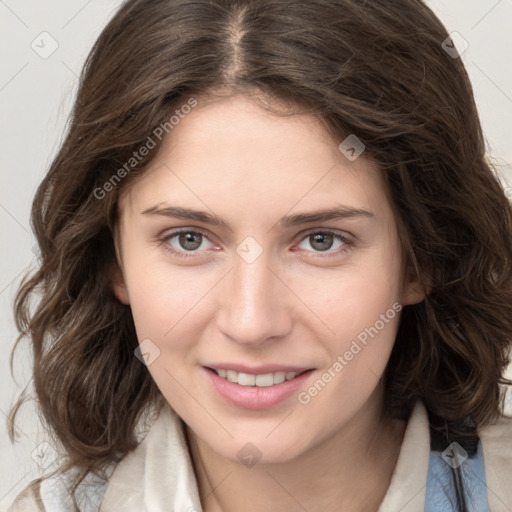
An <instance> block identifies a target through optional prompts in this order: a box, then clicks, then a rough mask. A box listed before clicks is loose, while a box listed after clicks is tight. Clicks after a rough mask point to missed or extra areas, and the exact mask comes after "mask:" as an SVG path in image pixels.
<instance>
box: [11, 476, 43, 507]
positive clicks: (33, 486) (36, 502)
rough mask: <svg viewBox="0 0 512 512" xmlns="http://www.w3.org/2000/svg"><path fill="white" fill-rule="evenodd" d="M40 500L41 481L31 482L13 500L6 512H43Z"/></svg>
mask: <svg viewBox="0 0 512 512" xmlns="http://www.w3.org/2000/svg"><path fill="white" fill-rule="evenodd" d="M45 510H46V509H45V507H44V505H43V501H42V499H41V480H40V479H36V480H32V481H31V482H30V483H29V484H28V485H27V486H26V487H25V488H24V489H23V490H22V491H21V492H20V493H19V494H18V496H16V498H15V499H14V502H13V503H12V505H11V506H10V507H9V509H8V510H7V512H40V511H43V512H44V511H45Z"/></svg>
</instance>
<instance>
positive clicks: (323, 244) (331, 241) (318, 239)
mask: <svg viewBox="0 0 512 512" xmlns="http://www.w3.org/2000/svg"><path fill="white" fill-rule="evenodd" d="M304 243H307V244H309V245H310V247H313V249H314V251H308V252H319V253H322V252H327V253H328V254H327V255H328V256H333V255H338V254H341V253H343V252H345V251H347V250H348V249H349V248H350V246H351V245H353V244H352V242H351V241H350V240H349V239H348V238H347V237H345V236H343V235H341V234H339V233H336V232H335V231H331V230H328V229H327V230H322V231H312V232H309V233H308V234H306V236H305V237H304V238H303V239H302V241H301V244H304ZM299 247H300V246H299ZM333 247H334V248H335V249H336V250H333V251H331V249H332V248H333ZM302 248H304V247H302ZM306 250H307V249H306Z"/></svg>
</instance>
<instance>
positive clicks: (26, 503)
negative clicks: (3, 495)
mask: <svg viewBox="0 0 512 512" xmlns="http://www.w3.org/2000/svg"><path fill="white" fill-rule="evenodd" d="M114 467H115V464H111V465H110V467H108V468H107V469H106V473H107V474H110V473H112V471H113V469H114ZM76 471H77V469H76V468H72V469H70V470H68V471H66V472H64V473H58V474H56V475H52V476H47V477H41V478H38V479H37V480H33V481H32V482H30V483H29V484H28V485H27V486H26V487H25V488H24V489H23V491H22V492H21V493H20V494H18V496H17V497H16V498H15V500H14V502H13V504H12V505H11V507H10V508H9V509H8V511H7V512H41V511H43V512H46V511H48V512H64V511H68V510H75V509H76V507H75V504H74V500H75V499H76V502H77V505H78V507H79V510H81V511H82V512H93V511H97V510H99V507H100V503H101V500H102V498H103V494H104V493H105V490H106V487H107V484H108V477H107V478H101V477H99V476H98V475H97V474H95V473H93V472H89V473H87V474H86V475H85V477H84V478H83V480H82V481H81V482H80V483H79V485H78V487H77V488H76V490H75V492H74V496H73V492H72V487H73V485H72V484H73V482H74V478H73V477H75V476H76V474H75V472H76Z"/></svg>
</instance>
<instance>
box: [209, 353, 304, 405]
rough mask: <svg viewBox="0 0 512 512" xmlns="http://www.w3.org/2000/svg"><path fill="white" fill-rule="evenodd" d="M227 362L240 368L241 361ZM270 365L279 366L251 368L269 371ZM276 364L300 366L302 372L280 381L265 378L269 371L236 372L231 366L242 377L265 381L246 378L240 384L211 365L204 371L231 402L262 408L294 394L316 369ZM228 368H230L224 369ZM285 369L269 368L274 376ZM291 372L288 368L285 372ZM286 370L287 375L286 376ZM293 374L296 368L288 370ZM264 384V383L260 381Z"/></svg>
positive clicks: (217, 390) (285, 368)
mask: <svg viewBox="0 0 512 512" xmlns="http://www.w3.org/2000/svg"><path fill="white" fill-rule="evenodd" d="M224 366H231V367H232V368H233V367H236V368H238V369H240V368H241V366H240V365H236V366H235V365H228V364H226V363H224ZM245 368H247V367H245ZM270 368H272V369H273V368H276V366H265V367H259V368H257V369H255V368H254V367H253V368H251V369H250V370H249V371H252V372H261V371H263V372H265V371H267V372H268V369H270ZM277 368H280V369H281V370H288V369H291V368H295V369H296V370H299V372H300V373H296V374H295V376H294V377H291V378H290V379H288V380H286V378H285V380H284V381H282V382H279V383H274V382H272V384H271V383H270V380H267V381H266V382H265V379H269V377H268V375H269V374H268V373H266V374H265V373H262V374H260V373H245V372H236V371H235V370H229V371H231V372H233V373H235V374H237V380H238V379H239V378H240V375H243V377H242V380H243V379H247V378H250V377H252V378H260V377H262V378H263V381H262V384H263V385H256V383H255V385H252V384H251V382H250V381H249V382H247V381H246V382H245V383H244V384H239V383H238V382H236V383H235V382H231V381H229V380H228V379H227V378H223V377H221V376H219V375H218V373H217V372H216V371H215V370H214V369H212V368H210V367H204V372H205V375H206V377H207V381H209V382H210V384H211V385H212V387H213V389H214V390H215V391H216V392H217V393H218V395H219V396H220V397H221V398H222V399H223V400H224V401H225V402H227V403H228V404H230V405H232V406H235V407H238V408H242V409H252V410H261V409H269V408H272V407H274V406H276V405H278V404H280V403H281V402H284V401H285V400H287V399H288V398H291V396H292V395H293V394H294V393H297V392H298V390H299V388H301V387H302V386H304V385H306V382H307V381H308V379H309V378H310V376H311V374H312V373H313V369H304V368H299V367H283V366H277ZM225 371H226V372H227V371H228V370H225ZM279 373H284V372H280V371H279V370H278V371H277V372H270V374H271V375H272V376H275V375H276V374H279ZM286 373H288V372H286ZM286 373H285V376H286ZM289 374H290V376H291V374H294V372H289ZM260 384H261V383H260Z"/></svg>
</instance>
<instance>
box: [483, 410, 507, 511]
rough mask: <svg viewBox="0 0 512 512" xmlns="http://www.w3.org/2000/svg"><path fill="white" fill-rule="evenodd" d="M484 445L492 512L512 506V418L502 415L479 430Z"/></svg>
mask: <svg viewBox="0 0 512 512" xmlns="http://www.w3.org/2000/svg"><path fill="white" fill-rule="evenodd" d="M478 434H479V436H480V441H481V443H482V449H483V455H484V463H485V478H486V485H487V488H488V490H489V492H488V495H489V506H490V508H491V510H502V508H500V507H503V503H506V504H507V505H508V506H510V505H512V486H511V485H510V482H512V417H511V416H509V415H501V416H500V418H499V419H498V420H497V421H496V422H495V423H492V424H489V425H486V426H484V427H482V428H480V429H479V430H478Z"/></svg>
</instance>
